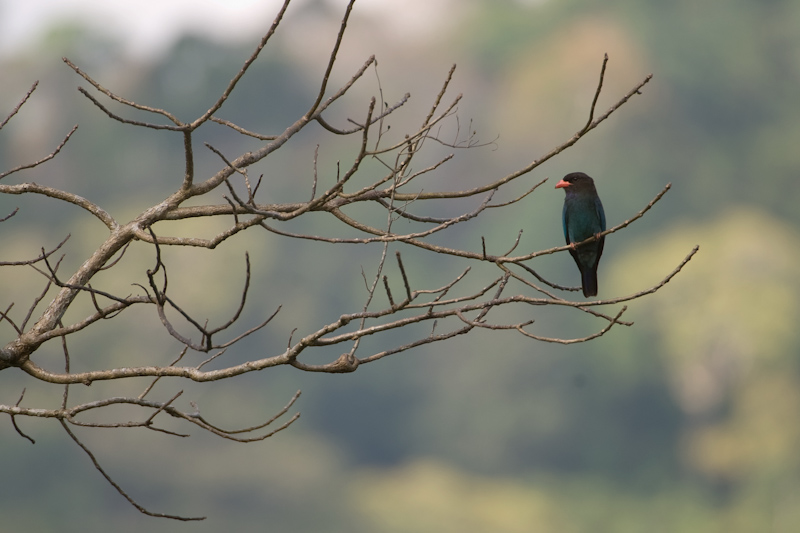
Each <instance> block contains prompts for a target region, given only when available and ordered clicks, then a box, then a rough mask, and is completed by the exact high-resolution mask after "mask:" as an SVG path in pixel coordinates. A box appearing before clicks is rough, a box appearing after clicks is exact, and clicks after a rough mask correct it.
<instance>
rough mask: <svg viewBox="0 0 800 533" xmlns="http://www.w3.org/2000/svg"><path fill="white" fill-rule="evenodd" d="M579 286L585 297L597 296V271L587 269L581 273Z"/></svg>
mask: <svg viewBox="0 0 800 533" xmlns="http://www.w3.org/2000/svg"><path fill="white" fill-rule="evenodd" d="M581 285H583V295H584V296H586V297H589V296H597V269H596V268H587V269H585V270H583V271H581Z"/></svg>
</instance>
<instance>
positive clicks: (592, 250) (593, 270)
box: [556, 172, 606, 296]
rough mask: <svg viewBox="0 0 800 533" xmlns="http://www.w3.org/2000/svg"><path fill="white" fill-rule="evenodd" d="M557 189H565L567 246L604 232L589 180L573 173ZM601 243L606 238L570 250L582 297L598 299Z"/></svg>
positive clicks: (602, 215) (603, 219) (603, 220)
mask: <svg viewBox="0 0 800 533" xmlns="http://www.w3.org/2000/svg"><path fill="white" fill-rule="evenodd" d="M556 189H564V192H565V193H566V196H565V197H564V209H563V210H562V212H561V219H562V223H563V226H564V238H565V239H566V241H567V244H577V243H579V242H582V241H585V240H586V239H588V238H589V237H591V236H593V235H597V234H598V233H600V232H602V231H605V230H606V215H605V212H604V211H603V204H602V202H600V197H599V196H597V189H595V186H594V180H592V178H590V177H589V176H587V175H586V174H584V173H583V172H573V173H571V174H567V175H566V176H564V179H562V180H561V181H559V182H558V183H557V184H556ZM604 241H605V237H600V238H599V239H596V240H594V241H592V242H589V243H587V244H584V245H582V246H580V247H575V246H573V247H572V248H570V250H569V253H570V255H572V258H573V259H574V260H575V263H576V264H577V265H578V269H579V270H580V271H581V285H582V287H583V295H584V296H596V295H597V265H598V263H599V262H600V256H601V255H602V254H603V243H604Z"/></svg>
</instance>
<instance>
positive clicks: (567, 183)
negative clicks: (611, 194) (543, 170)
mask: <svg viewBox="0 0 800 533" xmlns="http://www.w3.org/2000/svg"><path fill="white" fill-rule="evenodd" d="M556 189H564V191H565V192H567V193H569V192H577V191H593V190H594V180H593V179H592V178H590V177H589V176H587V175H586V174H584V173H583V172H572V173H570V174H567V175H566V176H564V179H562V180H561V181H559V182H558V183H556Z"/></svg>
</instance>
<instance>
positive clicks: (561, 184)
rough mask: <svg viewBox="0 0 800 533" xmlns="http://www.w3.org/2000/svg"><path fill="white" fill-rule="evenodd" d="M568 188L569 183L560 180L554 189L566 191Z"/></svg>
mask: <svg viewBox="0 0 800 533" xmlns="http://www.w3.org/2000/svg"><path fill="white" fill-rule="evenodd" d="M569 186H570V183H569V182H568V181H564V180H561V181H559V182H558V183H556V189H566V188H567V187H569Z"/></svg>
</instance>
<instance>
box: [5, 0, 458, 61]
mask: <svg viewBox="0 0 800 533" xmlns="http://www.w3.org/2000/svg"><path fill="white" fill-rule="evenodd" d="M307 1H308V0H294V1H293V3H292V4H291V5H290V7H289V9H290V10H291V9H292V8H293V7H294V8H297V7H298V5H299V4H304V3H306V2H307ZM461 1H463V0H461ZM458 2H459V0H359V1H358V2H357V3H356V12H357V13H359V14H362V15H366V16H375V17H378V19H379V20H380V21H381V23H384V24H387V26H389V28H388V29H389V31H393V32H404V31H426V29H433V28H435V25H436V24H437V21H438V22H441V21H442V20H443V19H444V18H446V17H447V13H448V12H451V9H450V8H452V7H454V5H455V4H457V3H458ZM326 3H328V4H329V5H331V6H332V7H333V8H334V9H341V10H342V11H343V10H344V7H345V6H346V4H347V0H326ZM280 4H281V1H280V0H0V54H3V55H7V54H9V53H12V52H13V51H16V50H20V49H23V48H25V47H26V46H27V45H30V44H31V43H33V42H35V41H36V40H37V38H38V37H39V36H41V34H42V32H44V31H46V29H47V28H48V27H50V26H52V25H53V24H54V23H57V22H58V21H59V20H77V21H81V22H82V23H84V24H86V25H89V26H90V27H95V28H100V29H102V30H103V31H104V32H107V33H110V34H112V35H115V36H116V37H117V38H119V39H120V40H121V41H122V42H124V43H125V46H126V50H127V51H128V52H129V53H131V54H133V55H137V56H149V55H152V54H157V53H159V52H160V51H162V50H164V49H165V48H167V47H168V46H169V45H170V44H171V43H172V42H173V41H174V40H175V39H176V38H177V37H178V36H179V35H180V34H182V33H184V32H185V31H186V30H188V29H192V30H195V31H199V32H201V33H202V34H203V35H207V36H209V37H212V38H216V39H220V40H236V39H238V40H246V41H247V40H251V39H252V38H253V36H256V35H260V34H262V33H263V32H264V30H265V28H267V27H268V25H269V23H270V22H271V21H272V18H273V16H274V15H275V14H276V13H277V11H278V9H279V6H280ZM296 4H297V5H296ZM232 27H235V28H236V32H232V31H231V28H232Z"/></svg>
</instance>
